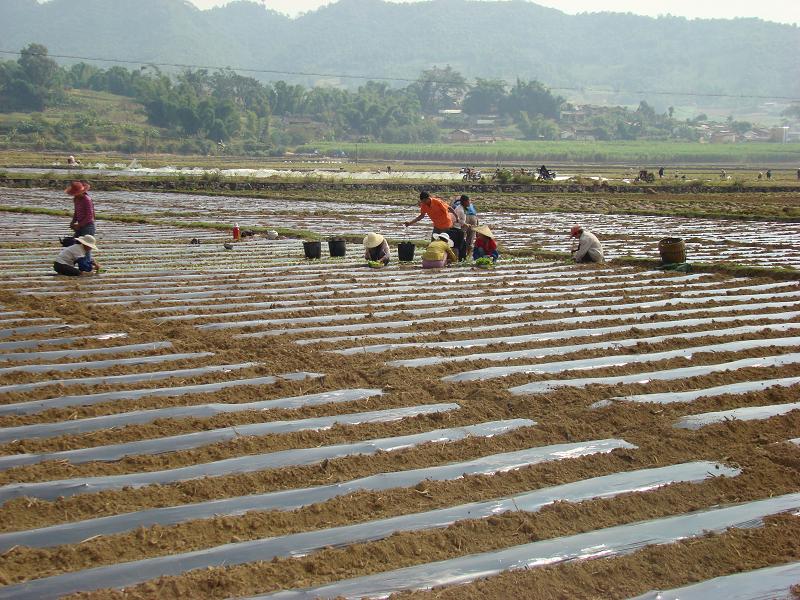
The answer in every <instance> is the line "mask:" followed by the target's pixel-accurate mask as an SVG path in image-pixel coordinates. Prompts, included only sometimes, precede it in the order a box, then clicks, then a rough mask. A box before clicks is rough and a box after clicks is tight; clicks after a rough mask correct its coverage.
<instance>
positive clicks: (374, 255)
mask: <svg viewBox="0 0 800 600" xmlns="http://www.w3.org/2000/svg"><path fill="white" fill-rule="evenodd" d="M364 258H365V259H366V260H367V261H368V262H379V263H383V264H384V266H386V265H388V264H389V244H388V242H387V241H386V238H385V237H383V236H382V235H381V234H379V233H368V234H367V237H365V238H364Z"/></svg>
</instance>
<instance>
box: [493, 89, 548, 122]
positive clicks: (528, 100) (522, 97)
mask: <svg viewBox="0 0 800 600" xmlns="http://www.w3.org/2000/svg"><path fill="white" fill-rule="evenodd" d="M562 104H564V99H563V98H562V97H561V96H554V95H553V94H551V93H550V90H548V89H547V88H546V87H545V86H544V85H542V84H541V83H539V82H538V81H523V80H521V79H517V81H516V83H515V84H514V87H512V88H511V91H510V92H509V93H508V96H507V97H506V98H505V99H504V100H503V101H502V103H501V107H500V110H501V112H502V113H504V114H507V115H512V116H513V115H516V114H518V113H521V112H525V113H528V115H530V116H535V115H541V116H543V117H546V118H548V119H554V120H558V119H559V118H560V116H561V105H562Z"/></svg>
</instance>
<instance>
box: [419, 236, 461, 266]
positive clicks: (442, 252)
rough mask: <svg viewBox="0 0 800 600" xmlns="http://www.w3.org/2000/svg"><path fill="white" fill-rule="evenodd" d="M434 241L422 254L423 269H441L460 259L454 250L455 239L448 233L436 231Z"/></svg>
mask: <svg viewBox="0 0 800 600" xmlns="http://www.w3.org/2000/svg"><path fill="white" fill-rule="evenodd" d="M432 239H433V241H432V242H431V243H430V244H428V247H427V248H425V252H424V253H423V254H422V268H423V269H440V268H442V267H445V266H447V265H448V264H449V263H451V262H455V261H457V260H458V257H457V256H456V255H455V253H454V252H453V240H451V239H450V236H449V235H447V234H446V233H434V234H433V236H432Z"/></svg>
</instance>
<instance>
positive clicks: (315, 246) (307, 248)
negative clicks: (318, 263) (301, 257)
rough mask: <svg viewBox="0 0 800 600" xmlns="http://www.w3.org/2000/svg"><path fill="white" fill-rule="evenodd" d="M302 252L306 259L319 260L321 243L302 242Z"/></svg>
mask: <svg viewBox="0 0 800 600" xmlns="http://www.w3.org/2000/svg"><path fill="white" fill-rule="evenodd" d="M303 252H305V253H306V258H321V257H322V242H303Z"/></svg>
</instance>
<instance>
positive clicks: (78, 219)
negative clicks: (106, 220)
mask: <svg viewBox="0 0 800 600" xmlns="http://www.w3.org/2000/svg"><path fill="white" fill-rule="evenodd" d="M89 188H90V186H89V184H88V183H83V182H82V181H73V182H72V183H71V184H70V185H69V187H68V188H67V189H66V190H64V192H65V193H66V194H67V195H68V196H72V202H73V204H74V210H73V212H72V221H71V222H70V224H69V226H70V227H71V228H72V229H73V230H74V231H75V237H80V236H82V235H95V233H96V230H95V225H94V204H93V203H92V199H91V197H90V196H89Z"/></svg>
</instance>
